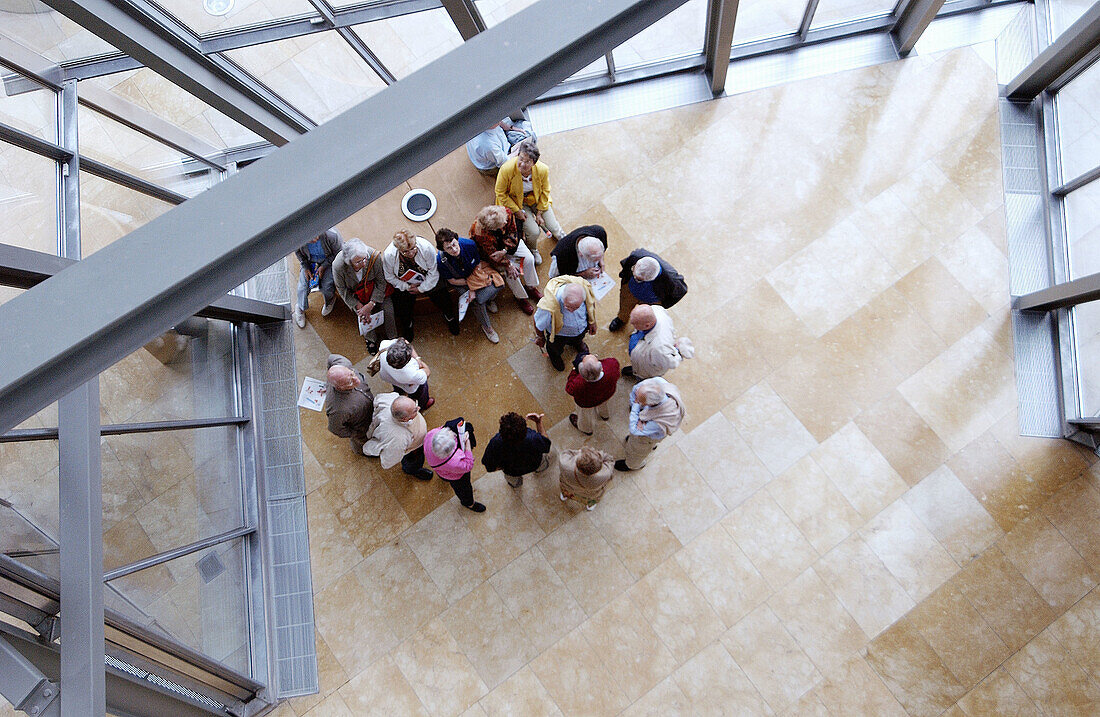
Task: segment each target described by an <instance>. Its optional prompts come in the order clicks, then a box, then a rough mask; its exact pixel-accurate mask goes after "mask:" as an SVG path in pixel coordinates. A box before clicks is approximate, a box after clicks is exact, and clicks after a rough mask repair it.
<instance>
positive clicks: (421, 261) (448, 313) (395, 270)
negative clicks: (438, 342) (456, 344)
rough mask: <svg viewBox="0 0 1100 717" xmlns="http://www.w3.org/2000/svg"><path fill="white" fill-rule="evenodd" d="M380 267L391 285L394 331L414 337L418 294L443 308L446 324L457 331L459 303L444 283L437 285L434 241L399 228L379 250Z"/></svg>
mask: <svg viewBox="0 0 1100 717" xmlns="http://www.w3.org/2000/svg"><path fill="white" fill-rule="evenodd" d="M382 270H383V271H384V272H385V275H386V281H387V282H389V284H390V285H391V286H392V287H393V288H394V292H393V296H391V297H390V298H391V299H392V300H393V313H394V315H395V317H396V319H397V331H398V333H399V334H401V336H404V337H405V338H406V339H408V340H409V341H412V340H413V304H414V303H415V302H416V297H417V296H420V295H421V294H423V295H426V296H427V297H428V298H429V299H431V301H432V303H433V304H435V305H436V307H437V308H438V309H439V310H440V312H442V314H443V320H444V321H446V322H447V328H448V329H450V331H451V333H452V334H454V335H455V336H457V335H458V307H456V306H454V305H453V304H454V302H453V301H452V300H451V295H450V293H449V292H448V291H447V289H446V287H445V286H440V285H439V266H438V265H437V264H436V260H435V245H434V244H432V243H431V242H429V241H428V240H427V239H425V238H424V237H418V236H413V234H412V233H411V232H408V231H406V230H404V229H399V230H398V231H397V232H396V233H395V234H394V235H393V241H392V242H390V245H389V246H387V247H386V250H385V251H384V252H382Z"/></svg>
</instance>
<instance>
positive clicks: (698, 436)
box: [676, 412, 773, 510]
mask: <svg viewBox="0 0 1100 717" xmlns="http://www.w3.org/2000/svg"><path fill="white" fill-rule="evenodd" d="M676 446H677V447H678V448H679V449H680V451H681V452H683V454H684V455H685V456H686V457H687V459H688V461H689V462H690V463H691V465H692V466H693V467H694V468H695V470H697V471H698V472H699V475H701V476H702V477H703V480H705V481H706V482H707V485H709V486H710V488H711V490H713V491H714V493H715V495H717V496H718V497H719V498H720V499H721V500H722V503H723V504H724V505H725V507H726V509H728V510H733V509H734V508H736V507H737V506H738V505H740V504H741V503H742V502H743V501H744V500H745V499H746V498H748V497H749V496H751V495H752V494H753V493H755V492H756V491H757V490H758V489H760V488H762V487H763V486H765V485H767V484H768V483H769V482H770V481H771V479H772V478H773V476H772V474H771V471H769V470H768V469H767V468H766V467H765V466H764V464H763V463H761V462H760V459H759V458H757V457H756V455H755V454H754V453H753V452H752V449H751V448H749V446H748V444H747V443H745V441H744V439H742V438H741V436H740V435H739V434H738V433H737V430H736V429H735V428H734V427H733V424H732V423H730V420H729V419H728V418H726V416H725V415H724V414H722V413H720V412H719V413H715V414H714V415H713V416H711V417H710V418H708V419H707V420H705V421H703V422H702V423H701V424H699V425H698V426H696V427H695V428H693V429H692V430H691V431H690V432H689V433H687V434H686V435H685V436H684V437H683V438H681V439H680V441H679V442H678V443H677V444H676Z"/></svg>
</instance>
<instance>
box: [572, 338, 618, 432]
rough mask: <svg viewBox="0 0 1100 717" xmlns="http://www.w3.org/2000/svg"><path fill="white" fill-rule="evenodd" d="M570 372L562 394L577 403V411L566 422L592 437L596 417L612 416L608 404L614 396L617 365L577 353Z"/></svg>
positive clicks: (609, 358) (616, 361) (610, 360)
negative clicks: (564, 393)
mask: <svg viewBox="0 0 1100 717" xmlns="http://www.w3.org/2000/svg"><path fill="white" fill-rule="evenodd" d="M573 366H574V368H573V371H572V372H570V374H569V378H568V379H567V380H566V382H565V392H566V393H568V394H569V395H570V396H572V397H573V400H574V401H576V403H577V412H576V413H571V414H569V422H570V423H572V424H573V427H574V428H576V429H577V430H578V431H580V432H581V433H583V434H585V435H588V436H591V435H592V431H593V430H594V429H595V417H596V416H597V415H599V417H600V418H602V419H603V420H605V421H606V420H607V419H608V418H610V417H611V413H610V412H609V411H608V408H607V402H608V401H610V400H611V397H612V396H614V395H615V388H616V387H617V386H618V381H619V362H618V360H617V359H614V358H611V357H608V358H605V359H603V360H602V361H601V360H600V357H599V356H597V355H596V354H579V355H578V356H577V358H576V359H575V360H574V361H573Z"/></svg>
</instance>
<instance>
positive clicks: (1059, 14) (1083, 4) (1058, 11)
mask: <svg viewBox="0 0 1100 717" xmlns="http://www.w3.org/2000/svg"><path fill="white" fill-rule="evenodd" d="M1097 2H1098V0H1047V6H1048V7H1049V8H1050V37H1051V40H1052V41H1053V40H1054V39H1056V38H1057V37H1058V36H1059V35H1061V34H1062V33H1063V32H1065V31H1066V28H1067V27H1069V26H1070V25H1072V24H1073V23H1074V22H1076V20H1077V18H1079V17H1081V16H1082V15H1084V14H1085V10H1088V9H1089V8H1090V7H1092V6H1093V5H1095V4H1096V3H1097Z"/></svg>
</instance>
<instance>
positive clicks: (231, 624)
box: [108, 538, 250, 675]
mask: <svg viewBox="0 0 1100 717" xmlns="http://www.w3.org/2000/svg"><path fill="white" fill-rule="evenodd" d="M246 548H247V544H246V541H245V540H244V539H241V538H238V539H235V540H232V541H229V542H227V543H222V544H221V545H216V546H214V547H212V548H208V549H206V550H203V551H201V552H198V553H193V554H191V555H185V556H184V557H182V558H177V559H176V560H172V561H169V562H167V563H164V564H162V565H157V566H154V567H152V568H147V569H146V570H142V571H140V572H136V573H133V574H132V575H128V576H126V577H122V578H118V579H117V580H112V581H111V582H110V583H108V587H109V588H110V589H112V590H113V591H115V592H116V593H117V594H118V595H119V596H121V597H123V598H124V599H125V600H127V601H129V602H130V603H132V604H133V605H135V606H136V607H137V608H138V609H139V610H140V611H141V613H143V614H144V615H145V616H146V618H147V620H146V621H145V622H146V624H147V625H148V626H149V627H152V628H153V629H155V630H157V631H159V632H162V633H164V634H165V635H168V636H169V637H171V638H174V639H176V640H178V641H179V642H182V643H183V644H184V645H186V646H188V647H190V648H191V649H193V650H197V651H198V652H201V653H202V654H204V655H206V656H208V657H211V658H213V659H215V660H217V661H219V662H221V663H223V664H225V665H226V666H228V667H230V668H232V669H234V670H236V671H238V672H241V673H243V674H245V675H248V674H250V665H249V663H250V660H249V645H248V637H249V630H248V582H247V577H246V576H247V572H246V571H245V551H246Z"/></svg>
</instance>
